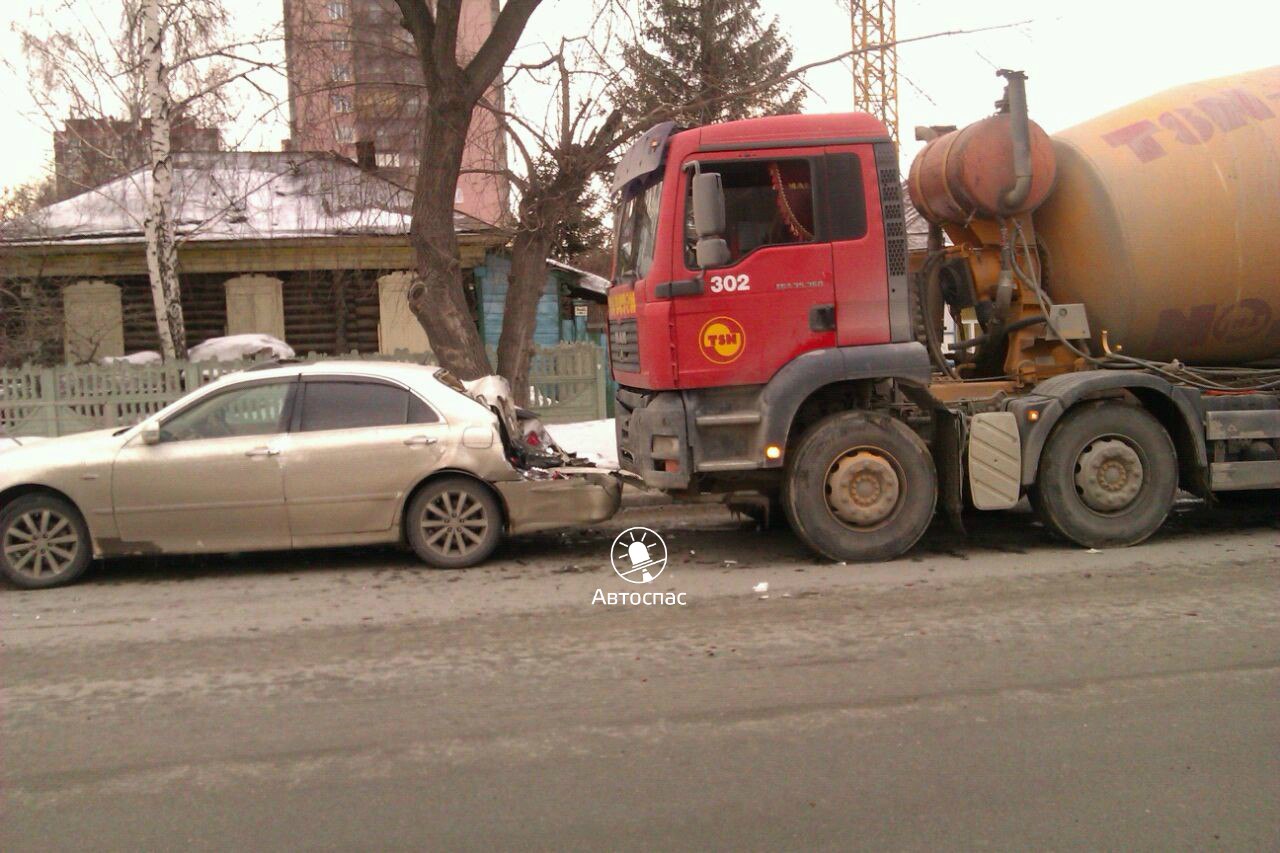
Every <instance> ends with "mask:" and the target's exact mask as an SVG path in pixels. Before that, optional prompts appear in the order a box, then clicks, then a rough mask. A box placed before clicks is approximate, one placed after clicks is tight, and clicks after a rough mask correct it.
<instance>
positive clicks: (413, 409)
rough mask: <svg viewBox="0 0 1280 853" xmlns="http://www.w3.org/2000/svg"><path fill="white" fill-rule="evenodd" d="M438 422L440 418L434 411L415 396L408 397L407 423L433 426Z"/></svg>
mask: <svg viewBox="0 0 1280 853" xmlns="http://www.w3.org/2000/svg"><path fill="white" fill-rule="evenodd" d="M439 420H440V416H439V415H437V414H436V410H435V409H433V408H431V407H430V406H428V405H427V404H426V403H424V402H422V400H420V399H418V397H417V396H415V395H413V394H410V395H409V423H411V424H434V423H436V422H437V421H439Z"/></svg>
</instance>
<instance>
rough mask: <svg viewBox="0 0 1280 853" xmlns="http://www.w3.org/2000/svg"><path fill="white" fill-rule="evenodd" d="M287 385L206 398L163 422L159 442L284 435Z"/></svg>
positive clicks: (235, 390)
mask: <svg viewBox="0 0 1280 853" xmlns="http://www.w3.org/2000/svg"><path fill="white" fill-rule="evenodd" d="M292 384H293V383H291V382H272V383H265V384H261V385H250V386H248V387H245V388H231V389H228V390H226V391H222V392H220V393H217V394H214V395H212V396H210V397H206V398H205V399H203V400H201V401H200V402H198V403H196V404H195V405H193V406H191V407H190V408H187V409H184V410H183V411H181V412H179V413H178V414H176V415H174V416H173V417H172V418H170V419H169V420H167V421H165V422H164V424H163V425H162V426H161V428H160V440H161V441H195V440H198V439H204V438H231V437H237V438H243V437H246V436H252V435H273V434H275V433H279V432H284V431H285V430H284V424H283V423H282V420H283V418H284V410H285V402H286V401H287V400H288V399H289V386H290V385H292Z"/></svg>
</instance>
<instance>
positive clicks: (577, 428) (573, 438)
mask: <svg viewBox="0 0 1280 853" xmlns="http://www.w3.org/2000/svg"><path fill="white" fill-rule="evenodd" d="M547 432H549V433H551V437H552V438H554V439H555V440H556V444H558V445H560V446H561V447H563V448H564V449H565V450H567V451H569V452H570V453H576V454H578V455H579V456H583V457H585V458H587V459H590V460H591V461H592V462H594V463H596V464H597V465H599V466H601V467H604V468H617V467H618V443H617V438H616V437H615V435H614V426H613V418H608V419H606V420H602V421H580V422H578V423H574V424H547Z"/></svg>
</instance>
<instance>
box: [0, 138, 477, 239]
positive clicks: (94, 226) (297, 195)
mask: <svg viewBox="0 0 1280 853" xmlns="http://www.w3.org/2000/svg"><path fill="white" fill-rule="evenodd" d="M151 180H152V179H151V170H150V169H149V168H143V169H139V170H138V171H136V172H132V173H131V174H128V175H125V176H124V177H122V178H117V179H116V180H114V181H111V182H110V183H107V184H104V185H102V186H100V187H97V188H95V189H92V190H89V191H87V192H84V193H81V194H80V195H78V196H74V197H73V198H69V199H67V200H65V201H61V202H58V203H56V204H52V205H49V206H48V207H43V208H40V209H39V210H36V211H34V212H33V213H31V214H30V215H28V216H27V217H25V218H24V219H22V220H20V221H18V222H17V223H14V225H12V226H10V227H9V228H8V229H6V232H5V233H4V234H3V237H2V239H3V240H4V241H5V242H65V241H83V242H132V241H141V240H142V236H143V221H144V218H145V215H146V210H147V199H148V198H149V197H150V194H151ZM173 196H174V204H173V209H174V218H175V221H176V222H177V226H178V239H179V240H180V241H187V240H261V239H285V238H298V237H331V236H338V235H349V234H374V235H400V234H406V233H408V230H409V222H410V219H411V211H412V206H413V193H412V192H410V191H409V190H408V189H406V188H404V187H401V186H400V185H398V184H396V183H393V182H391V181H389V180H386V179H385V178H382V177H379V176H378V175H375V174H372V173H370V172H368V171H366V170H364V169H361V168H360V167H359V166H357V165H356V164H355V163H353V162H351V161H350V160H347V159H345V158H342V157H338V156H336V155H333V154H323V153H314V152H301V151H261V152H198V153H179V154H174V155H173ZM454 227H455V229H456V230H457V232H458V233H459V234H482V233H497V232H499V231H500V230H501V229H499V228H497V227H496V226H494V225H490V224H489V223H486V222H482V221H480V220H479V219H476V218H474V217H472V216H468V215H467V214H465V213H461V212H458V211H454Z"/></svg>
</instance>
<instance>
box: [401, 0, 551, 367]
mask: <svg viewBox="0 0 1280 853" xmlns="http://www.w3.org/2000/svg"><path fill="white" fill-rule="evenodd" d="M396 3H397V5H398V6H399V7H400V11H401V13H402V14H403V16H404V26H405V28H406V29H407V30H408V31H409V33H410V35H412V37H413V42H414V46H415V48H416V50H417V55H418V61H419V64H420V65H421V66H422V76H423V82H424V88H425V94H426V104H425V106H424V108H423V111H422V126H421V135H420V137H419V139H420V145H421V152H420V156H419V168H418V176H417V179H416V183H415V186H414V204H413V223H412V225H411V227H410V231H409V241H410V243H411V245H412V246H413V249H414V256H415V260H416V263H417V271H418V275H419V277H420V278H421V280H422V286H421V287H420V288H418V289H416V290H415V291H414V294H413V296H412V297H411V302H410V307H411V308H412V309H413V313H414V315H415V316H416V317H417V318H418V322H420V323H421V324H422V327H423V329H425V330H426V332H427V337H428V338H429V339H430V341H431V348H432V350H433V351H434V352H435V354H436V356H437V358H439V360H440V363H441V364H443V365H444V366H445V367H447V368H449V369H450V370H452V371H453V372H455V373H457V374H458V375H459V376H461V377H463V378H466V379H471V378H475V377H479V376H484V375H486V374H488V373H490V368H489V364H488V359H487V357H486V356H485V351H484V343H483V341H482V340H481V339H480V332H479V329H477V328H476V325H475V323H473V322H472V320H471V315H470V311H469V310H468V307H467V303H466V297H465V295H464V293H463V287H462V269H461V266H460V264H459V260H458V239H457V234H456V233H455V231H454V219H453V207H454V198H455V193H456V191H457V185H458V177H459V175H460V174H461V171H462V161H463V154H464V150H465V148H466V145H467V138H468V131H469V128H470V126H471V118H472V113H473V112H474V110H475V108H476V106H477V104H479V103H480V101H481V99H482V98H484V97H485V94H486V92H488V91H489V90H490V89H491V88H492V87H493V85H494V83H495V81H497V80H498V78H499V76H500V75H501V74H502V70H503V65H504V64H505V63H506V61H507V58H508V57H509V56H510V55H511V51H512V50H513V49H514V48H515V46H516V42H517V41H518V40H519V38H520V35H521V33H522V32H523V31H524V28H525V25H526V24H527V23H528V21H529V17H530V16H531V15H532V14H533V12H534V10H535V9H537V8H538V5H539V4H540V3H541V0H508V2H507V3H506V5H505V6H503V7H502V11H501V12H499V13H498V17H497V20H496V21H494V24H493V29H492V30H491V31H490V32H489V35H488V37H487V38H485V40H484V42H483V43H482V44H481V45H480V47H479V49H477V50H476V52H475V54H474V55H473V56H471V57H470V58H466V57H461V56H459V42H458V23H459V16H460V13H461V6H462V3H461V0H436V2H435V3H429V2H428V0H396Z"/></svg>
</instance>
